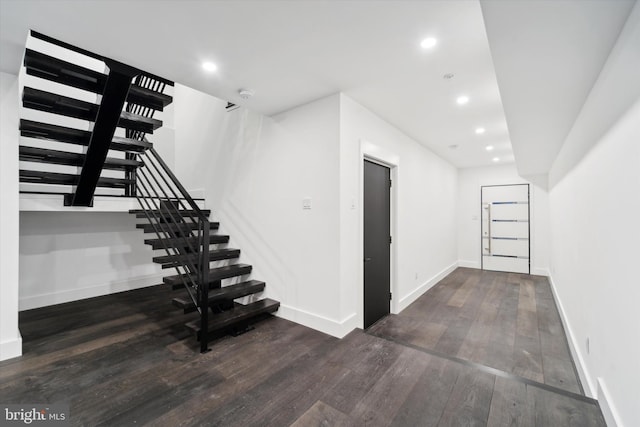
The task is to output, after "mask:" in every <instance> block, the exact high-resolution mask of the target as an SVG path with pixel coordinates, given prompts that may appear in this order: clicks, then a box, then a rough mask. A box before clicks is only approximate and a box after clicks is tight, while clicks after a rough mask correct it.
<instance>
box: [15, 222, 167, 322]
mask: <svg viewBox="0 0 640 427" xmlns="http://www.w3.org/2000/svg"><path fill="white" fill-rule="evenodd" d="M135 223H136V221H135V218H134V216H133V215H130V214H128V213H126V212H113V213H104V212H100V213H94V212H21V213H20V310H26V309H31V308H35V307H43V306H47V305H52V304H59V303H62V302H67V301H74V300H78V299H83V298H90V297H94V296H98V295H105V294H110V293H114V292H120V291H125V290H129V289H135V288H139V287H143V286H151V285H157V284H158V283H162V271H161V269H160V266H158V265H155V264H152V263H151V258H152V256H153V253H154V252H153V251H152V250H151V249H150V248H149V247H148V246H146V245H144V239H145V238H150V236H151V235H150V234H146V235H145V234H144V233H142V230H138V229H136V228H135ZM165 272H166V271H165Z"/></svg>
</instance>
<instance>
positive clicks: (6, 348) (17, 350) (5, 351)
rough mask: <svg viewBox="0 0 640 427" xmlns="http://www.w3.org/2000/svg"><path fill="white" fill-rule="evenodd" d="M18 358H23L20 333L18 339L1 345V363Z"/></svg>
mask: <svg viewBox="0 0 640 427" xmlns="http://www.w3.org/2000/svg"><path fill="white" fill-rule="evenodd" d="M18 356H22V337H21V336H20V332H18V338H14V339H12V340H11V341H5V342H2V343H0V361H2V360H7V359H13V358H14V357H18Z"/></svg>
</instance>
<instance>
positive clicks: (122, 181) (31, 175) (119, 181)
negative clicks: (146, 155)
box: [20, 169, 135, 188]
mask: <svg viewBox="0 0 640 427" xmlns="http://www.w3.org/2000/svg"><path fill="white" fill-rule="evenodd" d="M79 179H80V176H79V175H74V174H68V173H59V172H43V171H32V170H26V169H20V182H29V183H33V184H55V185H76V184H77V183H78V180H79ZM134 182H135V181H134V180H132V179H126V178H109V177H100V178H99V179H98V185H97V186H98V187H109V188H124V187H126V186H127V185H130V184H133V183H134Z"/></svg>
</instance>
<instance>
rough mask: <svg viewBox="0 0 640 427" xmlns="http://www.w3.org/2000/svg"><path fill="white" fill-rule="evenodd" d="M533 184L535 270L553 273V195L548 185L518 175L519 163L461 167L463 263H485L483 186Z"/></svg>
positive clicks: (459, 235) (460, 246)
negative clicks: (482, 234)
mask: <svg viewBox="0 0 640 427" xmlns="http://www.w3.org/2000/svg"><path fill="white" fill-rule="evenodd" d="M526 183H528V184H529V193H530V194H529V198H530V218H529V219H530V226H531V228H530V230H531V236H530V239H531V241H530V244H531V246H530V249H531V253H530V257H531V274H538V275H544V276H546V275H548V274H549V272H548V271H549V247H548V244H549V197H548V193H547V191H546V190H545V189H543V188H541V187H539V186H537V185H536V184H534V183H532V182H529V181H527V180H525V179H523V178H521V177H520V176H519V175H518V172H517V170H516V166H515V165H514V164H510V165H500V166H488V167H481V168H469V169H460V171H459V173H458V212H457V216H458V219H457V220H458V233H457V239H458V259H459V260H460V265H461V266H464V267H470V268H480V266H481V262H480V259H481V255H480V253H481V238H480V232H481V230H480V227H481V220H480V219H481V213H480V187H481V186H483V185H500V184H526Z"/></svg>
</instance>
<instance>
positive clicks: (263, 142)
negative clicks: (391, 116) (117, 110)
mask: <svg viewBox="0 0 640 427" xmlns="http://www.w3.org/2000/svg"><path fill="white" fill-rule="evenodd" d="M175 105H176V107H175V108H176V113H175V118H176V169H177V175H178V176H179V177H180V179H183V180H184V182H186V183H189V184H188V185H189V187H190V188H193V187H195V186H198V185H203V184H204V185H205V189H204V190H205V194H206V197H207V203H208V204H209V206H210V207H211V208H212V209H213V217H214V218H215V219H217V220H219V221H220V222H221V227H220V232H221V233H228V234H230V235H231V242H230V244H229V245H230V246H231V247H238V248H240V249H241V250H242V258H241V260H240V261H241V262H247V263H250V264H252V265H253V266H254V273H253V277H255V278H257V279H261V280H265V281H266V282H267V286H266V290H265V296H268V297H272V298H275V299H278V300H280V301H281V303H282V306H281V309H280V310H279V313H278V315H280V316H282V317H285V318H288V319H291V320H293V321H296V322H299V323H302V324H304V325H307V326H310V327H313V328H316V329H319V330H321V331H324V332H327V333H329V334H332V335H335V336H343V335H344V334H346V333H348V332H349V331H350V330H352V329H353V328H354V327H359V326H362V233H361V229H362V221H361V220H362V210H361V208H360V205H361V200H360V198H361V186H362V182H361V181H362V180H361V176H362V149H363V148H362V147H363V146H362V144H361V142H362V141H368V145H367V147H368V149H369V150H371V149H374V148H375V147H378V149H379V150H381V151H382V150H386V151H387V152H389V153H394V154H393V155H392V156H395V158H396V160H397V163H398V167H397V168H396V172H395V173H396V186H395V187H394V193H395V194H396V195H397V196H396V205H397V209H396V212H395V216H396V217H397V218H396V221H395V223H396V224H397V226H396V229H395V230H394V242H395V243H394V248H395V250H394V256H395V258H394V265H395V276H394V284H393V289H392V291H393V292H394V294H395V297H394V299H395V301H394V303H393V306H392V309H393V310H394V311H395V312H397V311H399V310H401V309H402V308H404V307H405V306H406V305H408V304H409V303H410V302H411V301H413V300H414V299H415V298H417V297H418V296H419V295H420V294H421V293H422V292H424V291H425V290H426V289H428V287H429V286H431V285H433V284H434V283H435V282H436V281H437V280H438V279H439V278H440V277H442V276H443V275H444V274H446V273H447V272H449V271H451V269H452V268H454V267H455V265H456V259H457V258H456V255H457V253H456V242H455V240H452V239H451V236H452V235H455V226H456V220H455V218H456V214H455V200H456V175H457V172H456V169H455V168H454V167H453V166H451V165H450V164H449V163H447V162H445V161H444V160H442V159H440V158H439V157H437V156H436V155H435V154H433V153H432V152H430V151H429V150H427V149H426V148H424V147H423V146H421V145H420V144H418V143H417V142H415V141H414V140H412V139H410V138H409V137H407V136H406V135H404V134H403V133H402V132H400V131H399V130H397V129H396V128H394V127H393V126H391V125H389V124H388V123H386V122H384V121H383V120H381V119H380V118H379V117H377V116H375V115H374V114H372V113H371V112H369V111H368V110H366V109H365V108H363V107H362V106H360V105H358V104H357V103H355V102H354V101H352V100H351V99H349V98H348V97H346V96H344V95H333V96H330V97H327V98H323V99H320V100H317V101H314V102H311V103H309V104H306V105H303V106H300V107H297V108H294V109H292V110H290V111H287V112H284V113H281V114H278V115H276V116H274V117H264V116H260V115H258V114H254V113H251V112H249V111H247V110H243V109H239V110H236V111H233V112H230V113H227V112H225V111H224V103H223V102H221V101H219V100H217V99H215V98H212V97H210V96H208V95H205V94H202V93H198V92H196V91H193V90H191V89H189V88H185V87H179V86H178V87H176V104H175ZM372 147H373V148H372ZM203 178H204V179H203ZM306 197H309V198H311V199H312V209H311V210H303V209H302V200H303V198H306Z"/></svg>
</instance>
